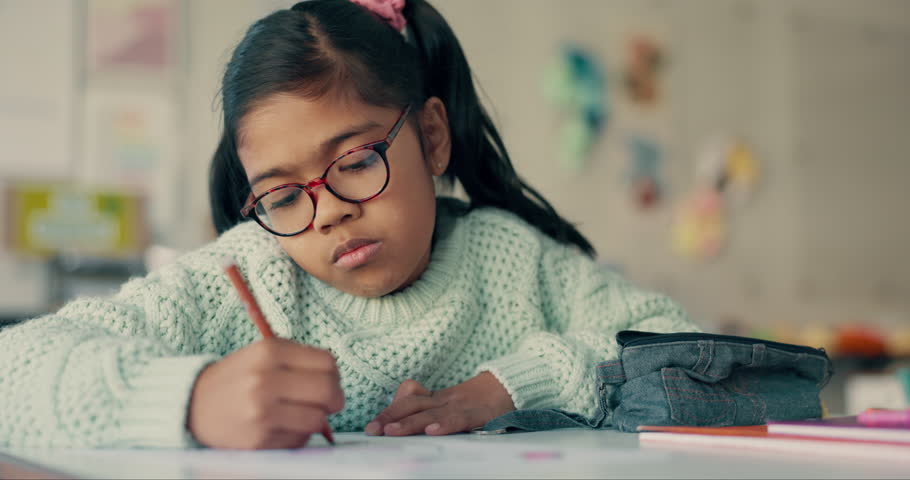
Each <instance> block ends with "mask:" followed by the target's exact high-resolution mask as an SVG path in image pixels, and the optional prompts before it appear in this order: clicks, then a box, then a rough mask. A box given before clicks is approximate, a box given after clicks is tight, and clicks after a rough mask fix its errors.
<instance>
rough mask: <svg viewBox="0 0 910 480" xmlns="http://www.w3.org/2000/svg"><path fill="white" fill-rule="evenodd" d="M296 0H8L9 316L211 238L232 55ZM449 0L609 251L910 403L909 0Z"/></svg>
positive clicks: (1, 218)
mask: <svg viewBox="0 0 910 480" xmlns="http://www.w3.org/2000/svg"><path fill="white" fill-rule="evenodd" d="M293 3H294V2H291V1H283V0H268V1H252V0H72V1H71V0H0V64H2V65H3V69H2V74H0V236H2V238H3V243H2V247H0V284H2V285H3V288H2V289H0V325H4V324H7V325H8V324H11V323H13V322H16V321H22V320H23V319H27V318H30V317H33V316H36V315H40V314H42V313H46V312H50V311H53V310H54V309H56V308H58V307H59V305H60V304H61V303H63V302H65V301H67V300H68V299H71V298H73V297H74V296H78V295H90V294H107V293H110V292H112V291H114V290H115V289H116V288H117V286H118V285H119V284H120V283H121V282H123V281H124V280H125V279H126V278H129V277H130V276H133V275H143V274H145V273H146V272H147V271H149V270H150V269H154V268H156V267H158V266H160V265H161V264H163V263H166V262H168V261H171V260H172V259H173V258H174V257H175V256H176V255H179V254H180V253H181V252H185V251H187V250H190V249H193V248H195V247H198V246H200V245H202V244H204V243H206V242H208V241H210V240H211V239H212V238H214V231H213V228H212V226H211V222H210V220H209V212H208V200H207V194H208V192H207V168H208V162H209V158H210V155H211V153H212V152H213V150H214V147H215V143H216V139H217V135H218V133H219V128H220V112H219V110H218V98H217V94H218V88H219V84H218V83H219V80H220V75H221V72H222V69H223V67H224V64H225V62H226V61H227V60H228V58H229V55H230V52H231V50H232V47H233V46H234V45H235V44H236V43H237V42H238V41H239V39H240V38H241V36H242V35H243V32H244V31H245V29H246V28H247V27H248V26H249V25H250V24H251V23H252V22H253V21H255V20H256V19H257V18H260V17H262V16H263V15H265V14H267V13H269V12H271V11H273V10H275V9H277V8H283V7H287V6H290V5H292V4H293ZM433 3H434V5H436V6H437V7H438V8H439V9H440V10H441V11H442V13H443V14H444V15H445V16H446V18H447V19H448V20H449V22H450V23H451V25H452V27H453V29H454V30H455V32H456V34H457V35H458V36H459V38H460V40H461V42H462V46H463V47H464V49H465V51H466V54H467V56H468V60H469V62H470V63H471V65H472V67H473V68H474V73H475V76H476V79H477V80H478V81H479V85H480V87H481V89H482V93H483V96H484V99H485V101H486V102H487V107H488V108H489V110H490V111H491V113H492V114H493V117H494V120H495V121H496V122H497V124H498V126H499V128H500V131H501V133H502V134H503V136H504V139H505V142H506V144H507V146H508V148H509V149H510V152H511V155H512V158H513V161H514V163H515V165H516V168H517V170H518V171H519V173H521V174H523V175H524V177H525V178H526V180H528V181H529V182H530V184H531V185H533V186H535V187H536V188H538V189H539V190H540V191H541V192H542V193H543V194H544V195H545V196H546V197H547V198H548V199H549V200H550V201H551V202H552V203H553V205H554V206H555V207H556V208H557V210H559V211H560V212H561V213H562V214H564V215H565V216H566V217H568V218H569V219H570V220H571V221H574V222H576V223H577V224H578V225H579V227H580V229H581V231H582V232H583V233H584V234H586V235H587V236H588V238H589V239H590V240H591V241H592V242H593V244H594V246H595V247H596V248H597V250H598V252H599V260H600V261H602V262H603V263H604V265H605V268H618V269H620V270H622V271H623V272H624V273H625V274H626V275H627V276H628V277H629V278H630V279H631V280H633V281H634V282H636V283H638V284H640V285H643V286H646V287H649V288H652V289H656V290H659V291H662V292H665V293H667V294H669V295H671V296H673V297H675V298H676V299H678V300H679V301H680V302H681V303H682V304H683V305H684V306H685V307H686V308H687V309H688V311H689V312H690V313H691V315H692V317H693V318H694V319H696V320H697V321H698V322H699V323H700V324H701V325H702V326H703V327H704V328H705V329H706V330H709V331H713V332H721V333H731V334H737V335H748V336H756V337H762V338H767V339H772V340H777V341H783V342H791V343H800V344H807V345H812V346H816V347H824V348H825V349H826V350H827V351H828V352H829V354H830V355H831V356H832V357H833V358H834V359H835V361H836V366H837V368H838V373H839V375H835V380H834V381H832V384H831V385H830V386H829V387H828V389H827V390H826V392H827V394H828V398H827V399H826V401H827V403H828V405H829V408H830V409H831V410H832V411H836V412H846V413H855V412H857V411H859V410H860V409H862V408H865V407H869V406H881V407H895V406H908V399H907V397H908V396H910V392H907V391H906V390H905V389H910V386H907V385H905V384H904V385H902V384H901V383H900V379H899V378H900V374H905V375H906V370H902V368H906V366H907V365H908V363H910V253H908V252H907V248H908V246H910V241H908V240H910V214H908V212H907V210H908V207H910V201H908V200H910V193H908V185H907V183H908V182H910V155H908V152H910V92H908V89H910V2H907V1H905V0H863V1H859V0H780V1H765V0H687V1H684V2H680V1H671V0H622V1H620V0H571V1H565V0H436V1H435V2H433ZM901 372H903V373H901Z"/></svg>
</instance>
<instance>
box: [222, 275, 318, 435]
mask: <svg viewBox="0 0 910 480" xmlns="http://www.w3.org/2000/svg"><path fill="white" fill-rule="evenodd" d="M224 271H225V273H227V276H228V278H230V279H231V283H232V284H233V285H234V289H235V290H237V293H238V294H239V295H240V300H241V301H242V302H243V304H244V305H245V306H246V311H247V313H248V314H249V315H250V319H251V320H253V323H254V324H256V328H258V329H259V332H260V333H261V334H262V337H263V338H274V337H275V332H273V331H272V327H271V326H269V322H268V321H266V319H265V315H263V313H262V309H261V308H259V303H257V302H256V297H254V296H253V292H252V291H250V287H249V286H247V284H246V280H245V279H244V278H243V275H242V274H241V273H240V270H239V269H238V268H237V264H236V263H234V260H232V259H230V258H227V259H225V260H224ZM322 436H323V437H325V439H326V441H328V442H329V444H330V445H335V438H334V436H333V435H332V428H331V427H330V426H329V425H328V424H326V426H325V428H324V429H323V430H322Z"/></svg>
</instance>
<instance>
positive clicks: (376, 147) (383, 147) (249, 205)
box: [240, 105, 411, 237]
mask: <svg viewBox="0 0 910 480" xmlns="http://www.w3.org/2000/svg"><path fill="white" fill-rule="evenodd" d="M410 112H411V106H410V105H408V106H407V107H405V109H404V110H402V112H401V115H399V116H398V120H397V121H396V122H395V125H394V126H392V129H391V130H389V133H388V134H386V136H385V138H383V139H382V140H379V141H376V142H370V143H366V144H363V145H361V146H359V147H354V148H352V149H350V150H348V151H346V152H344V153H342V154H341V155H339V156H338V157H336V158H335V160H332V163H330V164H329V166H328V167H326V169H325V171H324V172H323V173H322V175H321V176H319V177H316V178H314V179H312V180H310V181H309V182H307V183H285V184H282V185H278V186H276V187H272V188H270V189H268V190H267V191H265V192H263V193H261V194H259V195H258V196H253V194H252V193H251V194H250V198H249V199H248V200H247V202H246V205H244V206H243V208H241V209H240V214H241V215H243V216H244V217H250V216H252V218H253V220H256V223H258V224H259V226H260V227H262V228H264V229H265V230H267V231H268V232H269V233H271V234H273V235H277V236H279V237H293V236H295V235H300V234H301V233H303V232H305V231H307V230H309V229H310V227H312V226H313V221H315V220H316V195H315V193H313V189H314V188H316V187H318V186H320V185H325V189H326V190H328V191H329V192H331V193H332V195H334V196H335V197H336V198H338V199H339V200H342V201H344V202H348V203H364V202H367V201H369V200H372V199H374V198H376V197H378V196H379V195H380V194H382V192H384V191H385V189H386V187H387V186H389V180H390V179H391V177H392V172H391V170H390V169H389V159H388V157H387V156H386V151H387V150H388V149H389V148H390V147H391V146H392V142H393V141H395V138H396V137H397V136H398V133H399V132H400V131H401V128H402V127H403V126H404V122H405V120H406V119H407V116H408V113H410ZM362 150H373V151H375V152H376V153H378V154H379V157H380V158H382V162H383V163H384V164H385V171H386V174H385V183H384V184H383V185H382V188H380V189H379V191H378V192H376V193H375V194H373V195H370V196H369V197H366V198H361V199H356V200H355V199H350V198H346V197H343V196H341V195H339V194H338V192H336V191H335V190H333V189H332V186H331V185H329V183H328V182H326V177H327V176H328V174H329V171H330V170H332V167H334V166H335V164H336V163H338V161H339V160H341V159H342V158H344V157H346V156H348V155H351V154H353V153H357V152H359V151H362ZM288 187H297V188H299V189H301V190H303V191H304V192H306V194H307V195H308V196H309V197H310V202H312V204H313V218H311V219H310V223H308V224H307V226H306V227H304V228H303V229H302V230H299V231H297V232H294V233H279V232H276V231H274V230H272V229H271V228H270V227H269V226H268V225H266V224H265V223H264V222H263V221H262V220H261V219H260V218H259V215H257V214H256V212H255V210H254V209H255V208H256V205H257V204H258V203H259V201H260V200H262V199H263V198H265V196H266V195H268V194H270V193H272V192H274V191H276V190H281V189H284V188H288Z"/></svg>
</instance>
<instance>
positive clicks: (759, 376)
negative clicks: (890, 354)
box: [482, 330, 833, 432]
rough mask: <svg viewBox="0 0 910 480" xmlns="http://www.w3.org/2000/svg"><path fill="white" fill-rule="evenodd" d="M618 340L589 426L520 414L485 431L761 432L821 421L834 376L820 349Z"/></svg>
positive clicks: (715, 338)
mask: <svg viewBox="0 0 910 480" xmlns="http://www.w3.org/2000/svg"><path fill="white" fill-rule="evenodd" d="M616 341H617V343H618V344H619V346H620V355H619V358H618V359H615V360H610V361H605V362H601V363H599V364H598V365H597V383H598V391H599V392H601V395H600V398H598V402H599V404H600V405H599V407H600V408H599V410H598V411H599V415H598V416H597V417H596V418H594V419H593V420H591V419H587V418H584V417H582V416H580V415H577V414H573V413H569V412H564V411H561V410H556V409H535V410H517V411H514V412H510V413H508V414H506V415H503V416H501V417H498V418H495V419H493V420H491V421H490V422H489V423H487V424H486V425H485V426H484V427H483V428H482V430H484V431H508V430H525V431H533V430H548V429H553V428H564V427H588V428H606V427H609V426H610V425H611V424H612V426H613V428H616V429H617V430H621V431H625V432H634V431H636V429H637V427H638V426H639V425H688V426H730V425H759V424H763V423H765V421H767V420H769V419H771V420H795V419H803V418H818V417H820V416H821V414H822V408H821V401H820V399H819V394H820V392H821V390H822V388H824V386H825V385H826V384H827V383H828V380H829V379H830V378H831V375H832V374H833V370H832V368H831V362H830V360H829V359H828V356H827V354H826V353H825V351H824V350H822V349H815V348H811V347H806V346H801V345H791V344H786V343H779V342H771V341H766V340H761V339H757V338H747V337H736V336H731V335H715V334H709V333H664V334H660V333H651V332H639V331H634V330H624V331H622V332H619V333H618V334H617V335H616ZM608 386H612V387H613V388H607V387H608ZM610 413H612V417H611V415H610Z"/></svg>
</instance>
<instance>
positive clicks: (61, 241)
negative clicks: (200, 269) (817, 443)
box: [5, 183, 148, 259]
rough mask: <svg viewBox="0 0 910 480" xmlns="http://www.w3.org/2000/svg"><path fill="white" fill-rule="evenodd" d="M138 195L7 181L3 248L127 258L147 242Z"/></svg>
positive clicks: (26, 253) (29, 252) (40, 253)
mask: <svg viewBox="0 0 910 480" xmlns="http://www.w3.org/2000/svg"><path fill="white" fill-rule="evenodd" d="M144 202H145V200H144V197H143V196H141V195H137V194H136V193H134V192H131V191H122V190H118V189H107V188H92V187H87V186H84V185H74V184H66V183H11V184H9V185H8V186H7V191H6V203H7V205H8V208H9V212H8V215H7V222H8V223H9V224H8V225H6V229H5V230H6V232H7V239H6V243H7V248H9V249H11V250H12V251H13V252H16V253H17V254H20V255H24V256H39V257H53V256H55V255H67V256H92V257H102V258H113V259H121V258H131V257H136V256H138V255H141V253H142V252H143V250H144V249H145V246H146V245H147V243H148V235H147V234H146V222H145V214H144V211H145V208H144V205H143V204H144Z"/></svg>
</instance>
